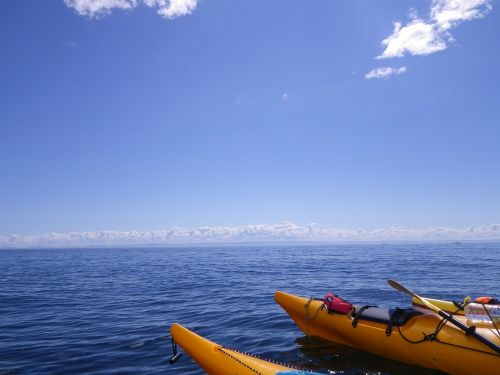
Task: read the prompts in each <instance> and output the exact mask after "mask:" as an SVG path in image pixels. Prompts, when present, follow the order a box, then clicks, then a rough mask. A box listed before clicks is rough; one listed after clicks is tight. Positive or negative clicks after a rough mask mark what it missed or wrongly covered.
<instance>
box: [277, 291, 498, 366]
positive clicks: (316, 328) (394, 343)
mask: <svg viewBox="0 0 500 375" xmlns="http://www.w3.org/2000/svg"><path fill="white" fill-rule="evenodd" d="M275 299H276V302H277V303H278V304H279V305H280V306H281V307H282V308H283V309H284V310H285V311H286V312H287V313H288V315H290V317H291V318H292V319H293V320H294V321H295V323H296V324H297V326H298V327H299V328H300V329H301V330H302V331H303V332H304V333H305V334H306V335H308V336H316V337H320V338H322V339H326V340H329V341H333V342H336V343H340V344H344V345H347V346H350V347H352V348H357V349H362V350H365V351H368V352H371V353H373V354H376V355H379V356H382V357H386V358H390V359H393V360H396V361H400V362H404V363H408V364H412V365H417V366H421V367H426V368H430V369H436V370H440V371H443V372H446V373H450V374H482V375H485V374H498V373H499V368H500V355H499V354H498V353H497V352H496V351H495V350H493V349H491V348H490V347H488V346H486V345H484V344H483V343H482V342H480V341H478V340H477V339H476V338H474V337H472V336H468V335H466V334H465V332H464V331H462V330H461V329H459V328H457V327H455V326H453V325H451V324H449V322H448V323H445V322H444V321H443V320H442V319H441V317H439V316H438V315H436V314H434V313H430V312H428V313H422V312H418V311H415V310H413V309H408V310H405V311H402V312H400V314H399V315H400V316H398V319H396V320H395V321H393V322H392V323H390V320H391V319H389V316H390V315H391V312H392V310H388V309H381V308H378V307H373V308H366V309H365V310H364V311H363V312H360V313H359V314H356V313H354V314H347V315H342V314H336V313H334V314H329V313H328V311H327V310H326V309H324V308H323V307H322V306H323V302H322V301H319V300H312V299H309V298H305V297H299V296H295V295H292V294H287V293H284V292H276V294H275ZM357 310H358V312H359V311H360V309H359V308H358V309H357ZM355 311H356V310H355ZM358 315H359V316H358ZM456 319H462V320H463V321H464V323H465V318H464V317H460V316H459V317H456ZM476 332H477V333H479V334H480V335H481V336H483V337H485V338H487V339H488V340H489V341H491V342H493V343H495V344H497V345H498V344H500V335H499V334H498V332H497V331H496V330H495V329H490V328H477V329H476Z"/></svg>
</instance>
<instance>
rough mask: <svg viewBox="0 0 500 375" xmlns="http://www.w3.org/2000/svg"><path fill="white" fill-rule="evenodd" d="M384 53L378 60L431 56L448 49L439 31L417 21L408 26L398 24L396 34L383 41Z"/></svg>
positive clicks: (395, 27)
mask: <svg viewBox="0 0 500 375" xmlns="http://www.w3.org/2000/svg"><path fill="white" fill-rule="evenodd" d="M382 45H383V46H385V50H384V52H383V53H382V54H381V55H380V56H377V59H386V58H390V57H402V56H404V55H405V54H407V53H409V54H411V55H429V54H431V53H435V52H439V51H442V50H444V49H446V47H447V46H446V40H445V39H443V35H442V34H441V33H439V32H438V31H437V29H436V28H435V27H434V26H433V25H431V24H428V23H426V22H424V21H422V20H419V19H416V20H413V21H412V22H410V23H409V24H408V25H406V26H402V25H401V23H399V22H396V23H395V24H394V32H393V33H392V35H390V36H389V37H388V38H386V39H384V40H383V41H382Z"/></svg>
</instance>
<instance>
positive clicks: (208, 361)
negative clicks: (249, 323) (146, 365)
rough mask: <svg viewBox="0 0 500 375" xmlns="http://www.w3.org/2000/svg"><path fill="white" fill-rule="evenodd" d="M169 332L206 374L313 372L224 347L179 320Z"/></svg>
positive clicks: (272, 374) (290, 373)
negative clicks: (184, 325)
mask: <svg viewBox="0 0 500 375" xmlns="http://www.w3.org/2000/svg"><path fill="white" fill-rule="evenodd" d="M170 334H171V335H172V338H173V339H174V341H175V342H176V343H177V344H179V345H180V346H181V347H182V348H183V349H184V350H185V351H186V353H188V354H189V355H190V356H191V358H193V359H194V360H195V361H196V362H197V363H198V365H199V366H200V367H201V368H203V370H205V371H206V372H207V373H208V374H210V375H212V374H213V375H247V374H248V375H256V374H261V375H278V374H279V375H292V374H297V375H298V374H305V375H312V374H314V373H311V372H304V371H298V370H296V369H294V368H292V367H288V366H285V365H281V364H277V363H273V362H270V361H266V360H263V359H259V358H256V357H254V356H251V355H248V354H243V353H240V352H238V351H236V350H232V349H227V348H225V347H223V346H221V345H218V344H216V343H214V342H212V341H210V340H207V339H206V338H204V337H201V336H199V335H197V334H195V333H194V332H191V331H190V330H188V329H186V328H184V327H183V326H181V325H180V324H173V325H172V327H171V328H170Z"/></svg>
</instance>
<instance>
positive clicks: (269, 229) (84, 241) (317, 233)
mask: <svg viewBox="0 0 500 375" xmlns="http://www.w3.org/2000/svg"><path fill="white" fill-rule="evenodd" d="M457 240H500V225H499V224H491V225H485V226H478V227H469V228H464V229H455V228H440V227H435V228H423V229H409V228H398V227H395V228H387V229H377V230H363V229H335V228H324V227H321V226H318V225H316V224H309V225H307V226H301V225H296V224H294V223H290V222H284V223H281V224H272V225H265V224H261V225H246V226H239V227H222V226H219V227H197V228H184V227H172V228H170V229H167V230H150V231H98V232H80V233H48V234H41V235H22V236H21V235H8V236H0V247H20V248H22V247H40V246H41V247H63V246H120V245H165V244H201V243H234V242H257V243H258V242H308V241H309V242H315V241H317V242H364V241H457Z"/></svg>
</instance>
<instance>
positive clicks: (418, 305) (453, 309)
mask: <svg viewBox="0 0 500 375" xmlns="http://www.w3.org/2000/svg"><path fill="white" fill-rule="evenodd" d="M425 299H426V300H427V301H429V302H430V303H432V304H433V305H434V306H437V307H439V308H440V309H441V310H444V311H446V312H447V313H449V314H454V315H464V308H463V305H460V304H458V305H457V304H456V303H455V302H453V301H445V300H441V299H433V298H428V297H425ZM411 302H412V306H413V307H414V308H415V309H418V310H420V311H422V310H423V311H427V312H428V311H432V310H430V309H429V308H428V307H427V306H425V305H424V304H422V302H420V301H419V300H418V299H417V298H415V297H414V298H412V300H411Z"/></svg>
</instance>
